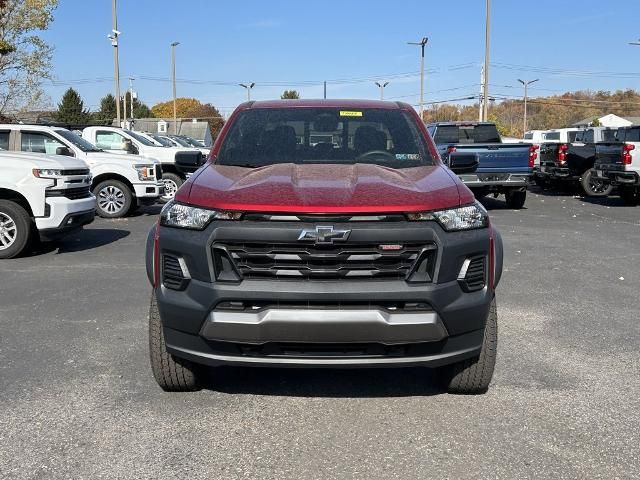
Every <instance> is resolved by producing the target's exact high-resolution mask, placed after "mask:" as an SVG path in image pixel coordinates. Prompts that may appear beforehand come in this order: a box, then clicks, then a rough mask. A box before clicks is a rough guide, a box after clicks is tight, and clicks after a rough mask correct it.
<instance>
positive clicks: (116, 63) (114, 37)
mask: <svg viewBox="0 0 640 480" xmlns="http://www.w3.org/2000/svg"><path fill="white" fill-rule="evenodd" d="M111 17H112V27H111V33H110V34H109V35H107V38H108V39H109V40H111V45H112V46H113V69H114V78H115V82H116V85H115V87H116V92H115V93H116V95H115V97H116V119H117V121H118V126H120V60H119V58H118V37H119V36H120V32H119V31H118V14H117V8H116V0H113V2H112V4H111Z"/></svg>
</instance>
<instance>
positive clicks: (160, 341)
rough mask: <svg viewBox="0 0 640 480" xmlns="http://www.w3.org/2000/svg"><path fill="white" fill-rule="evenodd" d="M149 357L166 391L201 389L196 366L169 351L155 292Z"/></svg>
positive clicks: (152, 296) (152, 368) (155, 375)
mask: <svg viewBox="0 0 640 480" xmlns="http://www.w3.org/2000/svg"><path fill="white" fill-rule="evenodd" d="M149 357H150V359H151V370H152V371H153V376H154V378H155V379H156V382H158V385H160V388H162V389H163V390H164V391H165V392H194V391H196V390H200V387H199V385H198V377H197V375H196V366H195V365H194V364H193V363H191V362H190V361H188V360H184V359H182V358H178V357H174V356H173V355H171V354H170V353H169V352H167V347H166V344H165V342H164V330H163V328H162V320H161V319H160V312H159V311H158V302H157V300H156V294H155V292H154V293H153V294H152V295H151V305H150V306H149Z"/></svg>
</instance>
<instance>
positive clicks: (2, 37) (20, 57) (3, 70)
mask: <svg viewBox="0 0 640 480" xmlns="http://www.w3.org/2000/svg"><path fill="white" fill-rule="evenodd" d="M57 5H58V0H37V1H36V0H0V113H2V112H5V111H12V110H18V109H23V108H25V109H26V108H35V107H37V106H38V105H41V104H43V103H44V102H45V97H44V92H43V91H42V88H41V81H42V80H43V79H46V78H51V58H52V48H51V47H49V46H48V45H47V44H46V43H45V41H44V40H43V39H42V38H41V37H39V36H38V35H37V34H36V32H39V31H43V30H46V29H47V28H48V27H49V24H50V23H51V21H52V20H53V10H54V9H55V8H56V7H57Z"/></svg>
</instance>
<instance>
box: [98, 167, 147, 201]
mask: <svg viewBox="0 0 640 480" xmlns="http://www.w3.org/2000/svg"><path fill="white" fill-rule="evenodd" d="M105 180H117V181H119V182H122V183H124V184H125V185H126V186H127V188H129V190H130V191H131V195H133V197H134V198H135V196H136V190H135V188H133V184H132V183H131V182H130V181H129V179H128V178H126V177H123V176H122V175H119V174H117V173H101V174H100V175H98V176H97V177H94V178H93V181H92V182H91V190H92V191H93V189H94V188H96V187H97V186H98V185H99V184H100V183H102V182H104V181H105Z"/></svg>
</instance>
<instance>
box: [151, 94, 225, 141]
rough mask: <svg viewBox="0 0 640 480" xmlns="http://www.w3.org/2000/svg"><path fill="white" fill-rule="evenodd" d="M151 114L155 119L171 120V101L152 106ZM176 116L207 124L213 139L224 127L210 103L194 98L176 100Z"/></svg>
mask: <svg viewBox="0 0 640 480" xmlns="http://www.w3.org/2000/svg"><path fill="white" fill-rule="evenodd" d="M151 112H152V113H153V115H154V116H155V117H156V118H166V119H171V118H173V100H169V101H168V102H162V103H158V104H157V105H154V106H153V107H152V108H151ZM176 116H177V117H178V118H190V119H192V118H196V119H200V120H204V121H206V122H207V123H208V124H209V130H210V131H211V136H212V137H213V138H216V137H217V136H218V133H220V130H221V129H222V126H223V125H224V119H223V118H222V115H221V114H220V112H219V111H218V109H217V108H216V107H214V106H213V105H211V104H210V103H204V104H203V103H200V101H199V100H197V99H195V98H177V99H176Z"/></svg>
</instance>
